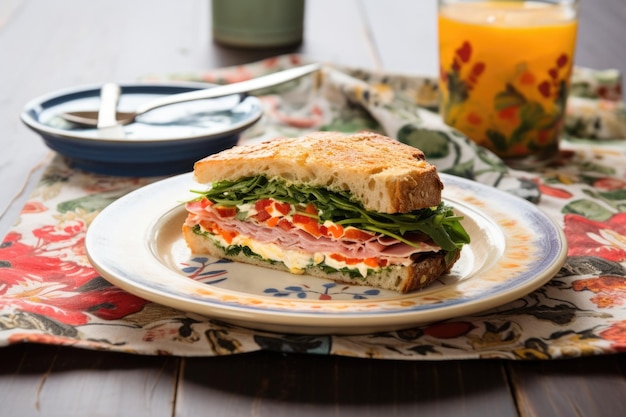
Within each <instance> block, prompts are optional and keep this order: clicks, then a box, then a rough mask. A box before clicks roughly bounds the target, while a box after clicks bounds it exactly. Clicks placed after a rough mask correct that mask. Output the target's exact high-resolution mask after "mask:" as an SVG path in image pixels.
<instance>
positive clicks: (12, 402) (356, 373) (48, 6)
mask: <svg viewBox="0 0 626 417" xmlns="http://www.w3.org/2000/svg"><path fill="white" fill-rule="evenodd" d="M209 4H210V3H209V0H187V1H184V2H182V1H181V2H174V1H166V0H134V1H123V0H107V1H104V0H91V1H89V2H86V1H80V0H56V1H54V2H51V1H45V0H2V3H0V51H1V54H0V57H1V58H0V62H1V63H0V80H2V82H1V84H0V85H1V87H0V89H1V91H2V94H1V95H0V149H2V152H0V178H1V179H2V185H1V187H0V214H2V216H1V218H0V235H2V236H4V234H5V233H6V232H7V231H8V229H9V227H10V226H11V223H12V222H13V220H14V219H15V218H16V217H17V214H18V212H19V210H20V208H21V207H22V205H23V203H24V201H25V199H26V196H27V195H28V193H29V192H30V190H32V187H33V186H34V184H35V183H36V181H37V177H38V174H40V169H37V164H38V163H39V162H40V161H41V160H42V159H43V158H44V157H45V156H46V155H47V153H48V150H47V149H46V148H45V147H44V145H43V144H42V143H41V141H40V139H39V138H38V137H37V136H36V135H34V134H33V133H32V132H31V131H29V130H28V129H27V128H26V127H24V126H23V125H22V124H21V122H20V121H19V117H18V115H19V113H20V111H21V109H22V107H23V106H24V104H25V103H26V102H27V101H28V100H30V99H32V98H33V97H36V96H39V95H41V94H44V93H47V92H50V91H53V90H57V89H60V88H64V87H71V86H74V85H78V84H88V83H101V82H103V81H107V80H117V81H131V80H134V79H136V78H137V77H138V76H142V75H146V74H150V73H158V74H164V73H171V72H184V71H189V70H201V69H207V68H214V67H221V66H228V65H234V64H242V63H247V62H251V61H255V60H258V59H262V58H265V57H270V56H274V55H278V54H282V53H286V52H299V53H302V54H304V55H306V56H307V57H308V58H311V59H316V60H320V61H329V62H334V63H338V64H344V65H350V66H361V67H365V68H372V69H381V70H386V71H392V72H406V73H409V74H426V75H434V74H436V71H437V64H436V49H435V48H436V39H435V34H436V22H435V20H434V12H435V1H434V0H421V1H410V0H405V1H403V0H386V1H376V0H361V1H358V0H349V1H348V0H343V1H333V0H309V3H308V4H307V10H306V31H305V41H304V43H303V45H302V46H300V47H298V48H295V49H294V48H292V49H280V50H278V49H273V50H263V51H242V50H231V49H227V48H223V47H219V46H216V45H215V44H213V42H212V39H211V35H210V14H209V13H210V12H209V9H210V7H209ZM624 6H625V5H624V0H582V17H581V23H580V29H579V42H578V47H579V49H578V52H577V59H576V61H577V63H578V64H579V65H584V66H590V67H595V68H610V67H613V68H618V69H620V70H621V71H623V72H626V53H625V52H626V50H625V48H624V46H623V45H624V38H625V37H626V29H624V28H625V27H626V26H625V22H626V7H624ZM1 273H2V272H1V270H0V274H1ZM625 373H626V357H625V356H623V355H615V356H601V357H592V358H586V359H575V360H562V361H549V362H548V361H546V362H533V361H515V362H512V361H499V360H484V361H383V360H362V359H353V358H347V357H336V356H316V355H299V354H278V353H272V352H260V353H252V354H245V355H235V356H230V357H213V358H193V359H188V358H187V359H186V358H178V357H151V356H138V355H126V354H120V353H106V352H97V351H89V350H81V349H72V348H61V347H52V346H44V345H34V344H23V345H16V346H9V347H3V348H1V349H0V415H1V416H30V415H33V416H35V415H36V416H104V415H129V416H147V415H157V416H173V415H175V416H188V415H189V416H192V415H193V416H201V415H211V416H238V415H252V416H270V415H271V416H280V415H285V416H300V415H305V416H308V415H311V416H313V415H315V416H317V415H337V416H352V415H354V416H357V415H358V416H371V415H383V414H384V415H390V416H404V415H407V416H408V415H428V416H497V417H504V416H624V415H626V401H624V398H625V396H626V379H625V378H624V375H625Z"/></svg>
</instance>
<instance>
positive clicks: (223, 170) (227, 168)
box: [194, 132, 443, 213]
mask: <svg viewBox="0 0 626 417" xmlns="http://www.w3.org/2000/svg"><path fill="white" fill-rule="evenodd" d="M256 175H265V176H266V177H267V178H269V179H277V178H279V179H282V180H284V181H286V182H287V183H291V184H306V185H310V186H319V187H324V188H328V189H330V190H333V191H348V192H350V193H351V194H352V196H353V197H354V199H355V200H357V201H359V202H361V204H362V205H363V207H364V208H365V209H367V210H371V211H376V212H380V213H406V212H409V211H412V210H417V209H422V208H427V207H433V206H436V205H437V204H439V202H440V201H441V190H442V189H443V184H442V182H441V180H440V178H439V175H438V173H437V169H436V168H435V167H434V166H433V165H431V164H429V163H428V162H427V161H426V160H425V156H424V153H423V152H422V151H420V150H419V149H416V148H414V147H412V146H409V145H405V144H402V143H400V142H398V141H396V140H394V139H391V138H388V137H386V136H382V135H379V134H376V133H371V132H362V133H356V134H342V133H337V132H316V133H312V134H309V135H306V136H303V137H299V138H281V139H275V140H272V141H268V142H263V143H259V144H254V145H244V146H235V147H233V148H231V149H227V150H225V151H222V152H220V153H217V154H214V155H210V156H208V157H206V158H204V159H202V160H200V161H198V162H196V163H195V165H194V176H195V179H196V181H198V182H199V183H203V184H204V183H211V182H213V181H222V180H229V181H235V180H238V179H241V178H246V177H252V176H256Z"/></svg>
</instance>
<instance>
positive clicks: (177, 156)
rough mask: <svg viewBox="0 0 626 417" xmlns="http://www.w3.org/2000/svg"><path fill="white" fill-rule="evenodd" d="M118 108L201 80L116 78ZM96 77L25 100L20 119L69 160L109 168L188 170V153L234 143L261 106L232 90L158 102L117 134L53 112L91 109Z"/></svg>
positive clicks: (155, 172) (101, 170)
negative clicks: (87, 83)
mask: <svg viewBox="0 0 626 417" xmlns="http://www.w3.org/2000/svg"><path fill="white" fill-rule="evenodd" d="M120 86H121V90H122V94H121V97H120V102H119V105H118V110H119V111H133V110H134V109H135V108H137V106H139V105H140V104H141V103H143V102H145V101H148V100H152V99H155V98H158V97H161V96H165V95H171V94H177V93H184V92H188V91H194V90H198V89H203V88H210V87H211V85H210V84H203V83H175V84H163V83H136V84H121V85H120ZM100 87H101V86H100V85H90V86H82V87H76V88H72V89H65V90H61V91H58V92H55V93H51V94H48V95H45V96H42V97H39V98H37V99H34V100H32V101H31V102H29V103H27V104H26V106H25V107H24V110H23V111H22V114H21V119H22V121H23V122H24V123H25V124H26V126H28V127H29V128H31V129H32V130H33V131H35V132H37V133H38V134H39V135H40V136H41V137H42V139H43V141H44V143H45V144H46V146H48V147H49V148H50V149H52V150H54V151H56V152H58V153H59V154H61V155H63V156H64V157H65V158H66V160H67V162H68V164H69V165H70V166H71V167H72V168H77V169H82V170H85V171H89V172H94V173H98V174H105V175H116V176H162V175H173V174H178V173H183V172H189V171H191V170H193V164H194V162H195V161H197V160H199V159H201V158H203V157H205V156H207V155H210V154H213V153H216V152H219V151H222V150H224V149H228V148H230V147H232V146H234V145H236V144H237V142H238V140H239V137H240V134H241V132H242V131H244V130H245V129H247V128H249V127H250V126H252V125H253V124H254V123H256V122H257V121H258V120H259V119H260V118H261V116H262V114H263V111H262V107H261V103H260V101H259V100H258V99H257V98H256V97H252V96H247V95H245V94H236V95H231V96H227V97H221V98H213V99H207V100H197V101H190V102H187V103H178V104H173V105H170V106H166V107H162V108H158V109H155V110H152V111H150V112H148V113H145V114H143V115H141V116H138V117H137V119H136V120H135V122H133V123H130V124H128V125H126V126H124V127H123V129H124V137H123V138H121V137H113V136H107V134H106V133H105V134H103V133H102V132H98V130H97V129H95V128H89V127H83V126H79V125H76V124H73V123H71V122H68V121H66V120H65V119H63V118H61V117H60V115H61V114H62V113H64V112H68V111H79V110H93V109H97V108H98V107H99V104H100Z"/></svg>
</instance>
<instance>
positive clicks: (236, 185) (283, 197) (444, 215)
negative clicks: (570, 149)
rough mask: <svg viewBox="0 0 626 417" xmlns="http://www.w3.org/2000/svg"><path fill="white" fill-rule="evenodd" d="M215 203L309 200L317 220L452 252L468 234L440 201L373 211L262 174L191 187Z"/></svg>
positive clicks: (338, 195)
mask: <svg viewBox="0 0 626 417" xmlns="http://www.w3.org/2000/svg"><path fill="white" fill-rule="evenodd" d="M195 192H196V193H198V194H200V195H201V196H200V197H198V199H200V198H202V197H206V198H208V199H209V200H211V201H213V202H214V203H216V204H220V205H223V206H236V205H242V204H253V203H255V202H256V201H258V200H262V199H265V198H272V199H274V200H276V201H280V202H285V203H290V204H294V205H306V204H309V203H312V204H313V205H314V206H315V208H316V209H317V210H318V211H319V213H320V214H319V221H320V223H323V222H324V221H326V220H330V221H333V222H335V223H338V224H340V225H342V226H353V227H356V228H359V229H362V230H366V231H370V232H374V233H381V234H383V235H385V236H389V237H392V238H395V239H398V240H400V241H402V242H405V243H407V244H409V245H412V246H413V244H412V243H411V242H410V241H409V240H407V239H406V238H404V237H403V236H404V235H406V234H407V233H410V232H421V233H424V234H426V235H428V236H429V237H430V238H431V239H432V240H433V241H434V242H435V243H436V244H438V245H439V246H441V248H442V249H443V250H446V251H449V252H453V253H451V254H450V255H451V256H453V255H454V253H455V252H456V251H458V250H460V249H461V247H462V246H463V245H464V244H467V243H469V242H470V237H469V235H468V234H467V232H466V231H465V229H464V228H463V226H462V225H461V223H460V220H462V217H460V216H456V215H455V214H454V211H453V209H452V207H450V206H448V205H446V204H445V203H443V202H441V203H440V204H439V205H438V206H436V207H430V208H425V209H421V210H414V211H411V212H409V213H395V214H387V213H377V212H373V211H369V210H366V209H364V208H363V206H362V205H361V204H360V203H359V202H357V201H354V200H353V199H352V198H351V197H350V194H349V193H347V192H344V191H331V190H328V189H326V188H321V187H310V186H306V185H300V184H298V185H295V184H287V183H286V182H283V181H279V180H268V179H267V178H266V177H264V176H262V175H258V176H255V177H250V178H244V179H241V180H237V181H219V182H215V183H213V184H212V186H211V188H210V189H209V190H206V191H195Z"/></svg>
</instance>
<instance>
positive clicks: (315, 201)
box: [182, 132, 470, 293]
mask: <svg viewBox="0 0 626 417" xmlns="http://www.w3.org/2000/svg"><path fill="white" fill-rule="evenodd" d="M194 179H195V181H197V182H198V183H200V184H206V185H207V186H206V189H202V190H193V191H194V192H195V193H197V195H198V197H197V198H194V199H193V200H191V201H188V202H186V205H185V207H186V210H187V212H188V214H187V218H186V220H185V222H184V225H183V226H182V229H183V235H184V238H185V241H186V243H187V245H188V246H189V248H190V249H191V251H192V252H193V253H196V254H208V255H210V256H214V257H218V258H224V259H229V260H232V261H237V262H244V263H248V264H253V265H258V266H263V267H267V268H273V269H277V270H283V271H288V272H291V273H293V274H308V275H312V276H316V277H322V278H327V279H330V280H333V281H336V282H341V283H348V284H354V285H367V286H371V287H375V288H380V289H388V290H393V291H397V292H400V293H406V292H409V291H413V290H417V289H421V288H423V287H425V286H427V285H428V284H430V283H431V282H433V281H434V280H436V279H437V278H438V277H440V276H441V275H442V274H445V273H448V272H449V271H450V268H451V267H452V266H453V265H454V263H455V262H456V261H457V260H458V259H459V256H460V252H461V249H462V247H463V245H465V244H467V243H469V240H470V238H469V236H468V234H467V232H466V231H465V229H464V228H463V226H462V224H461V220H462V217H459V216H458V215H456V214H455V213H454V210H453V208H452V207H450V206H449V205H447V204H446V203H444V202H442V199H441V191H442V189H443V183H442V182H441V179H440V177H439V175H438V173H437V170H436V168H435V167H434V166H433V165H431V164H430V163H428V162H427V161H426V159H425V156H424V153H423V152H422V151H420V150H419V149H417V148H414V147H411V146H408V145H405V144H402V143H400V142H398V141H396V140H394V139H391V138H388V137H385V136H382V135H379V134H376V133H371V132H363V133H357V134H341V133H336V132H315V133H312V134H309V135H306V136H303V137H299V138H280V139H275V140H272V141H268V142H263V143H258V144H253V145H242V146H235V147H233V148H230V149H227V150H225V151H222V152H220V153H217V154H213V155H210V156H208V157H206V158H204V159H202V160H199V161H197V162H196V163H195V164H194Z"/></svg>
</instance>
